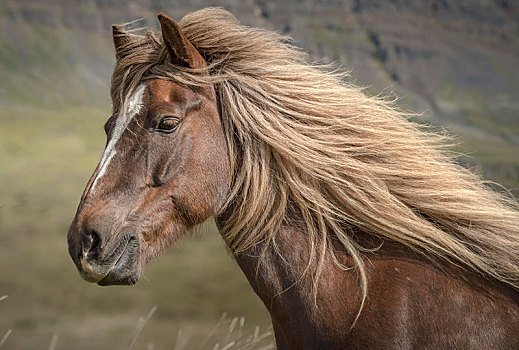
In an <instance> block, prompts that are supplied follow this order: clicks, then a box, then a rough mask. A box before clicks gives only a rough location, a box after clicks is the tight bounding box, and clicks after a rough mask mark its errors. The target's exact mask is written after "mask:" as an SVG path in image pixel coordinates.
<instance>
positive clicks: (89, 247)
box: [82, 229, 101, 254]
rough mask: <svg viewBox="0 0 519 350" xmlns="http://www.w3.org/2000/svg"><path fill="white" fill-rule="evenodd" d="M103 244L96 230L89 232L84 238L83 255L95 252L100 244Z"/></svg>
mask: <svg viewBox="0 0 519 350" xmlns="http://www.w3.org/2000/svg"><path fill="white" fill-rule="evenodd" d="M100 242H101V239H100V236H99V233H97V231H96V230H93V229H92V230H88V231H87V232H86V234H85V235H84V238H83V243H82V248H83V254H86V253H88V252H93V251H95V250H96V249H97V248H99V243H100Z"/></svg>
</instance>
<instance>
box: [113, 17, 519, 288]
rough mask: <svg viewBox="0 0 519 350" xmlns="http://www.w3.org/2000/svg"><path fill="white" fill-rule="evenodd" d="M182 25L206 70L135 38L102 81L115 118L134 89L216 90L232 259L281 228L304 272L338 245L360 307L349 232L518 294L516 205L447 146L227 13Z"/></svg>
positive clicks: (357, 252)
mask: <svg viewBox="0 0 519 350" xmlns="http://www.w3.org/2000/svg"><path fill="white" fill-rule="evenodd" d="M179 24H180V27H181V28H182V31H183V32H184V33H185V35H186V37H187V38H188V39H189V40H190V41H191V43H193V45H194V46H195V47H196V48H197V49H198V50H199V52H200V53H201V54H202V55H203V56H204V58H205V59H206V61H207V62H208V67H207V71H205V70H203V71H200V70H199V71H196V70H190V69H187V68H182V67H178V66H175V65H173V64H171V63H169V60H167V59H166V56H167V55H168V53H167V50H166V49H165V47H164V44H163V42H162V38H161V36H160V34H159V33H154V32H148V33H147V34H146V35H137V34H131V37H130V38H131V40H129V41H128V42H127V43H126V44H125V45H124V47H123V48H122V51H121V50H120V51H119V54H118V60H117V65H116V68H115V71H114V75H113V78H112V99H113V103H114V106H113V107H114V110H115V111H117V110H119V109H121V108H122V106H123V104H124V103H125V100H126V98H127V97H128V96H129V94H130V93H131V92H132V91H133V90H134V89H135V88H136V86H138V85H139V83H140V82H141V81H143V80H148V79H154V78H161V79H169V80H172V81H175V82H178V83H180V84H184V85H187V86H191V87H193V88H194V89H196V86H199V85H204V84H214V86H215V89H216V92H217V95H218V100H219V104H220V113H221V118H222V123H223V127H224V131H225V133H226V139H227V143H228V148H229V155H230V161H231V165H232V179H233V182H232V185H231V188H229V191H228V193H229V195H228V199H227V204H226V205H225V207H224V208H222V210H221V211H222V213H223V212H225V213H227V214H228V215H229V217H228V219H227V220H226V224H225V227H224V228H223V233H222V234H223V236H224V239H225V240H226V242H227V244H228V246H229V247H230V249H231V250H232V251H233V253H234V254H237V255H239V254H240V253H241V252H243V251H244V250H246V249H248V248H250V247H252V246H254V245H256V244H258V243H267V245H266V246H268V245H270V246H273V247H275V246H276V234H277V232H278V231H279V228H280V227H281V226H283V225H287V224H294V223H297V224H298V225H300V226H301V227H302V229H303V230H304V231H305V232H306V234H307V238H308V240H309V242H310V246H311V247H313V251H312V252H310V253H311V254H310V257H311V258H310V259H311V261H310V262H309V264H310V263H312V262H316V263H317V266H320V264H321V263H322V261H323V259H324V257H325V256H326V254H331V256H332V257H334V255H333V254H334V249H337V242H340V244H341V245H342V246H343V247H344V249H345V250H346V251H347V253H348V254H349V255H351V257H352V258H353V259H354V261H355V266H354V267H355V268H356V269H357V271H358V275H359V280H360V285H361V287H362V290H363V293H364V294H363V295H364V297H365V295H366V290H367V278H366V270H365V263H364V258H363V252H364V251H365V250H367V249H368V247H363V246H362V245H361V244H360V243H359V242H358V241H357V240H356V239H355V233H356V232H359V231H362V232H365V233H369V234H371V235H373V236H376V237H382V238H385V239H390V240H393V241H397V242H399V243H401V244H403V245H405V246H407V247H409V248H411V249H413V250H417V251H419V252H421V253H423V254H425V255H427V256H431V257H435V258H441V259H446V260H447V261H450V262H452V263H455V264H457V265H459V266H463V267H467V268H469V269H472V270H474V271H477V272H478V273H480V274H483V275H487V276H491V277H493V278H495V279H497V280H500V281H502V282H505V283H507V284H509V285H510V286H512V287H513V288H516V289H519V212H518V210H517V203H516V202H515V201H514V200H513V199H508V198H506V197H504V196H502V195H500V194H498V193H496V192H494V191H492V190H490V189H489V188H488V187H486V186H485V184H484V183H483V181H482V180H480V179H479V178H478V177H477V176H475V175H473V174H471V173H470V172H469V171H467V170H465V169H464V168H462V167H461V166H459V165H457V164H456V162H455V161H454V159H453V157H452V155H450V154H449V153H448V152H447V151H446V150H445V147H444V144H445V138H444V137H443V136H441V135H438V134H435V133H432V132H429V131H424V130H423V127H421V126H419V125H417V124H415V123H413V122H412V121H410V120H409V118H408V116H406V115H405V114H404V113H402V112H401V111H400V110H398V109H397V108H396V107H395V106H394V105H393V104H392V103H391V102H388V101H385V100H383V99H380V98H377V97H370V96H367V95H366V94H365V93H364V92H363V91H362V90H361V89H360V88H358V87H355V86H352V85H350V84H347V83H345V82H344V79H343V78H344V75H341V74H337V73H331V72H329V71H328V69H327V67H319V66H315V65H311V64H308V63H307V61H306V56H305V55H304V54H303V53H302V52H301V51H300V50H298V49H297V48H295V47H294V46H292V45H291V44H290V43H288V42H289V38H287V37H285V36H282V35H279V34H276V33H274V32H271V31H267V30H263V29H257V28H249V27H247V26H243V25H240V24H239V23H238V22H237V20H236V19H235V18H234V17H233V16H232V15H231V14H230V13H228V12H226V11H225V10H223V9H218V8H212V9H204V10H200V11H197V12H194V13H191V14H188V15H186V16H185V17H184V18H183V19H182V21H181V22H180V23H179ZM121 52H122V53H121ZM335 261H336V263H337V264H340V263H339V262H338V261H337V259H335ZM350 267H351V266H350ZM318 276H319V269H317V271H316V278H318Z"/></svg>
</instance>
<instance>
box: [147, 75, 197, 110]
mask: <svg viewBox="0 0 519 350" xmlns="http://www.w3.org/2000/svg"><path fill="white" fill-rule="evenodd" d="M148 93H149V98H150V99H151V101H152V102H159V101H160V102H170V103H173V104H180V105H182V104H186V103H188V102H189V101H191V100H195V99H197V98H198V97H197V95H196V94H195V93H194V92H193V91H192V90H190V89H189V88H187V87H185V86H182V85H180V84H177V83H174V82H172V81H168V80H163V79H155V80H152V81H150V82H149V83H148Z"/></svg>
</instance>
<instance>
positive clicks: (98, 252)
mask: <svg viewBox="0 0 519 350" xmlns="http://www.w3.org/2000/svg"><path fill="white" fill-rule="evenodd" d="M158 18H159V21H160V23H161V29H162V38H163V41H164V44H165V45H164V46H165V48H166V49H165V50H164V51H165V52H164V53H163V54H164V55H165V56H166V59H167V60H169V63H172V64H174V65H177V66H179V67H182V68H183V69H190V70H200V71H203V70H204V69H205V68H206V65H207V64H206V61H205V60H204V58H203V57H202V55H200V53H199V52H198V51H197V50H196V49H195V47H194V46H193V45H192V44H191V43H190V41H189V40H188V39H187V38H186V37H185V35H184V34H183V33H182V31H181V29H180V27H179V26H178V25H177V24H176V23H175V22H174V21H173V20H172V19H170V18H168V17H167V16H165V15H162V14H161V15H159V16H158ZM113 38H114V44H115V48H116V57H117V58H118V62H119V61H120V60H124V59H128V57H127V55H128V54H129V53H128V52H127V51H128V50H127V48H126V49H125V45H126V44H128V43H129V42H130V34H127V33H124V32H123V31H121V30H120V29H119V27H117V26H114V27H113ZM201 74H204V73H201ZM114 78H115V77H114ZM128 95H129V96H128V97H127V98H124V99H123V101H124V102H123V103H119V105H120V106H119V107H116V106H117V105H118V104H117V103H115V101H114V113H113V115H112V116H111V117H110V118H109V119H108V121H107V122H106V124H105V132H106V135H107V142H106V147H105V150H104V153H103V156H102V159H101V161H100V163H99V165H98V166H97V168H96V170H95V171H94V173H93V175H92V177H91V178H90V180H89V182H88V184H87V186H86V188H85V190H84V192H83V195H82V198H81V201H80V204H79V207H78V209H77V213H76V216H75V218H74V220H73V222H72V224H71V227H70V230H69V233H68V245H69V253H70V255H71V257H72V259H73V260H74V263H75V264H76V266H77V269H78V270H79V272H80V274H81V276H82V277H83V278H84V279H85V280H87V281H90V282H95V283H98V284H99V285H113V284H134V283H136V282H137V281H138V280H139V278H140V276H141V274H142V270H143V267H144V265H145V264H146V263H147V262H148V261H149V260H150V259H151V258H152V257H154V256H156V255H157V254H158V253H159V252H160V251H162V250H163V249H164V248H166V247H169V246H171V245H172V244H173V243H174V242H175V241H176V240H177V239H178V238H179V237H181V236H182V235H183V234H184V233H185V232H187V231H188V230H189V229H190V228H192V227H193V226H195V225H197V224H199V223H201V222H203V221H204V220H206V219H207V218H208V217H210V216H212V215H214V214H215V213H217V211H218V210H219V209H220V208H221V206H222V205H223V203H224V201H225V199H226V191H227V188H228V185H229V175H228V174H229V173H230V170H229V161H228V152H227V146H226V141H225V138H224V133H223V129H222V124H221V120H220V116H219V112H218V108H217V101H216V94H215V90H214V88H213V86H212V85H211V86H207V85H206V86H199V87H195V88H193V87H186V86H183V85H181V84H178V83H175V82H173V81H168V80H164V79H153V78H150V79H146V80H143V81H141V82H140V84H139V85H138V86H136V87H134V88H133V89H132V90H131V91H129V92H128Z"/></svg>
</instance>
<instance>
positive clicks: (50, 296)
mask: <svg viewBox="0 0 519 350" xmlns="http://www.w3.org/2000/svg"><path fill="white" fill-rule="evenodd" d="M108 110H109V109H108V108H94V107H77V106H66V105H65V106H60V107H56V108H38V107H37V106H32V107H27V106H25V107H21V106H18V107H11V108H8V109H3V110H2V111H1V112H0V121H1V124H2V125H1V128H0V164H2V167H1V168H0V206H1V208H0V240H1V242H2V244H1V245H0V281H1V284H0V296H2V295H8V298H7V299H5V300H3V301H0V337H1V336H3V335H4V334H5V332H7V330H9V329H12V333H11V334H10V335H9V337H8V339H7V340H6V341H5V344H4V345H3V347H2V349H3V348H6V349H21V348H26V349H28V348H41V347H45V346H47V345H48V344H49V343H50V341H51V339H52V336H53V335H54V334H57V335H58V347H57V348H58V349H59V348H63V349H66V348H71V346H72V347H73V348H74V349H92V348H104V349H112V348H121V347H125V346H126V344H127V343H128V341H129V339H130V338H131V337H132V334H133V332H134V329H135V327H136V326H137V323H138V320H139V318H140V317H141V316H144V315H146V314H147V313H148V311H149V310H150V309H151V308H152V307H154V306H156V307H157V311H156V312H155V314H154V315H153V317H152V318H151V320H150V321H149V322H148V324H147V325H146V327H145V328H144V330H143V331H142V333H141V334H140V336H139V337H138V338H137V343H136V344H135V348H145V345H146V344H148V343H153V344H154V345H155V348H156V349H161V348H172V347H173V346H174V345H175V342H176V338H177V332H178V331H179V330H181V331H182V338H181V339H182V340H183V341H185V340H190V342H191V343H190V344H197V343H200V342H201V340H202V339H204V338H205V335H206V334H207V333H208V331H209V330H210V329H212V328H213V327H214V326H215V325H216V324H217V322H218V320H219V319H220V317H221V316H222V314H223V313H227V315H228V317H230V318H233V317H238V316H239V317H242V316H243V317H244V318H245V325H244V327H243V328H244V329H245V331H247V330H250V329H253V328H254V327H255V326H256V325H259V326H261V327H262V329H263V328H267V327H268V325H269V322H268V315H267V313H266V311H265V310H264V307H263V305H261V304H260V302H259V300H258V299H257V298H256V296H255V295H254V294H253V292H252V290H251V288H250V287H249V285H248V283H247V281H246V279H245V278H244V276H243V275H242V273H241V271H240V270H239V269H238V267H237V266H236V264H235V262H234V261H232V259H231V257H229V256H228V254H227V252H226V248H225V247H224V244H223V241H222V240H221V238H220V236H219V234H218V232H217V231H216V229H215V227H214V225H213V224H212V223H211V222H209V223H207V224H206V225H204V226H203V227H201V228H200V229H199V230H198V232H197V233H195V234H194V235H192V237H189V238H187V239H185V240H184V241H183V242H181V244H180V245H179V246H177V247H175V248H174V250H173V251H172V252H170V253H168V254H166V256H164V257H162V259H160V261H158V262H156V263H152V264H150V266H149V267H148V268H147V270H146V273H145V275H144V278H143V279H142V281H141V282H140V283H139V284H138V285H136V286H134V287H99V286H97V285H92V284H88V283H86V282H84V281H83V280H82V279H81V278H80V277H79V275H78V273H77V271H76V269H75V267H74V265H73V263H72V261H71V259H70V258H69V256H68V253H67V246H66V232H67V230H68V226H69V224H70V221H71V220H72V218H73V215H74V213H75V209H76V206H77V203H78V200H79V197H80V195H81V192H82V190H83V187H84V185H85V184H86V181H87V180H88V177H89V176H90V174H91V172H92V171H93V169H94V168H95V166H96V164H97V162H98V160H99V157H100V155H101V153H102V148H103V145H104V132H103V130H102V125H103V123H104V120H105V119H106V116H107V114H108ZM224 328H225V327H224Z"/></svg>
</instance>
